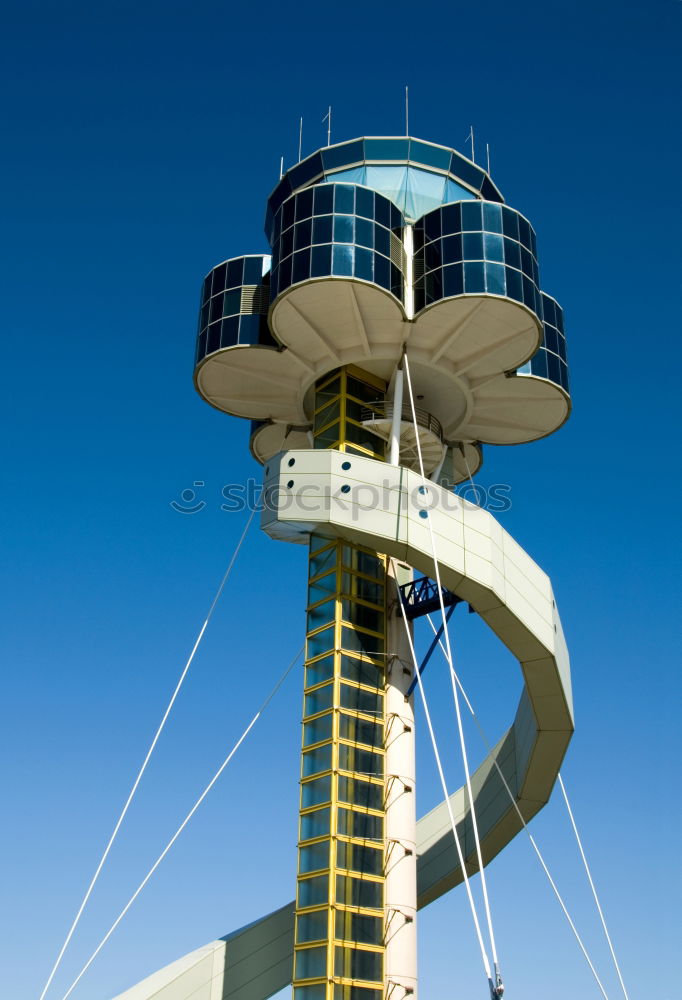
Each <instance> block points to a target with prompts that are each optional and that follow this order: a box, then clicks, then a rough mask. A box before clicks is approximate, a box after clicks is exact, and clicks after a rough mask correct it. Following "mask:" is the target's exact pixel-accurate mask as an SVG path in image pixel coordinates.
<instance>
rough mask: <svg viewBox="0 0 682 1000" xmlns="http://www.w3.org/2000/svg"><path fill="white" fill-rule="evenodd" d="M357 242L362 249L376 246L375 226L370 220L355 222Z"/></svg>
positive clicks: (357, 220)
mask: <svg viewBox="0 0 682 1000" xmlns="http://www.w3.org/2000/svg"><path fill="white" fill-rule="evenodd" d="M355 242H356V243H359V244H360V246H361V247H373V246H374V224H373V223H372V222H370V221H369V219H356V220H355Z"/></svg>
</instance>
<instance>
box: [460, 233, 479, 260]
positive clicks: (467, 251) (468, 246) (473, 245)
mask: <svg viewBox="0 0 682 1000" xmlns="http://www.w3.org/2000/svg"><path fill="white" fill-rule="evenodd" d="M462 252H463V254H464V259H465V260H483V233H464V237H463V244H462Z"/></svg>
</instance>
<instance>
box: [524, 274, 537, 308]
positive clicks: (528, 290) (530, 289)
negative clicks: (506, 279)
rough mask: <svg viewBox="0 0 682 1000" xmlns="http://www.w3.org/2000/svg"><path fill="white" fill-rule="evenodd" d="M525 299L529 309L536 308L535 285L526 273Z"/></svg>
mask: <svg viewBox="0 0 682 1000" xmlns="http://www.w3.org/2000/svg"><path fill="white" fill-rule="evenodd" d="M522 281H523V301H524V302H525V304H526V305H527V306H528V308H529V309H533V310H535V285H534V284H533V282H532V281H531V280H530V278H527V277H526V276H525V274H524V276H523V278H522Z"/></svg>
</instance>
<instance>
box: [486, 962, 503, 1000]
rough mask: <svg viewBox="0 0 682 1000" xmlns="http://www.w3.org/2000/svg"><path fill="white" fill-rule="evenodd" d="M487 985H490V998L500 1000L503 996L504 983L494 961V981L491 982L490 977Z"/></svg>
mask: <svg viewBox="0 0 682 1000" xmlns="http://www.w3.org/2000/svg"><path fill="white" fill-rule="evenodd" d="M488 985H489V986H490V1000H500V998H501V997H502V996H504V983H503V982H502V976H501V975H500V969H499V966H498V965H497V962H496V963H495V982H494V983H493V981H492V979H489V980H488Z"/></svg>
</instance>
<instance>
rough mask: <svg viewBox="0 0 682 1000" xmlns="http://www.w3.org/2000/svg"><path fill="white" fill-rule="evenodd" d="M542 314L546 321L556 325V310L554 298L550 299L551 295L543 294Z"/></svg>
mask: <svg viewBox="0 0 682 1000" xmlns="http://www.w3.org/2000/svg"><path fill="white" fill-rule="evenodd" d="M542 315H543V319H544V320H545V322H546V323H550V324H551V325H552V326H556V310H555V308H554V299H550V297H549V295H543V296H542Z"/></svg>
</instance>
